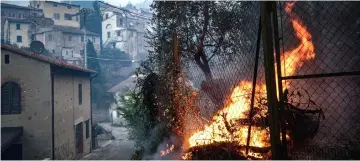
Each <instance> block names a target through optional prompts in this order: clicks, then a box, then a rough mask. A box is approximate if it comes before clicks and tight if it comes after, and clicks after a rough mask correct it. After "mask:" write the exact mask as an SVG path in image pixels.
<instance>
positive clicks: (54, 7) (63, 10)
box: [30, 0, 80, 28]
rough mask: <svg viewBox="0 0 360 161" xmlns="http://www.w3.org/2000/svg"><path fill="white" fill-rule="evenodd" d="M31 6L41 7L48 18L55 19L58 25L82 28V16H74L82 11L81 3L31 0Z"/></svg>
mask: <svg viewBox="0 0 360 161" xmlns="http://www.w3.org/2000/svg"><path fill="white" fill-rule="evenodd" d="M30 6H31V8H35V9H41V10H42V11H43V14H44V16H45V17H46V18H51V19H53V20H54V24H55V25H57V26H68V27H75V28H80V17H79V16H73V15H74V14H77V13H78V12H79V11H80V6H79V5H74V4H67V3H59V2H54V1H39V0H32V1H30Z"/></svg>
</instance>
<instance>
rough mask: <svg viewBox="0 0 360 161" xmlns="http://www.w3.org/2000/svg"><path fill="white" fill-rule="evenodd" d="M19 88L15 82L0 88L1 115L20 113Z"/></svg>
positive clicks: (7, 83)
mask: <svg viewBox="0 0 360 161" xmlns="http://www.w3.org/2000/svg"><path fill="white" fill-rule="evenodd" d="M20 103H21V88H20V86H19V84H17V83H15V82H6V83H4V84H3V85H2V86H1V114H2V115H4V114H5V115H6V114H20V113H21V104H20Z"/></svg>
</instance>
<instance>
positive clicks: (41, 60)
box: [1, 45, 96, 160]
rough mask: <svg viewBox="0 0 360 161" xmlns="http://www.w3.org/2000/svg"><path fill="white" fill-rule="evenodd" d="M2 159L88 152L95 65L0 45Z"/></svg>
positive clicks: (76, 155)
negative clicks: (81, 65) (73, 62)
mask: <svg viewBox="0 0 360 161" xmlns="http://www.w3.org/2000/svg"><path fill="white" fill-rule="evenodd" d="M1 61H2V62H1V128H2V130H1V135H2V138H1V149H2V152H1V153H2V159H16V160H19V159H26V160H32V159H36V160H39V159H45V158H52V159H57V160H62V159H77V158H80V157H82V156H84V155H85V154H87V153H90V152H91V147H92V146H91V144H92V139H91V138H92V132H91V124H92V120H91V107H90V106H91V105H90V102H91V100H90V99H91V98H90V81H91V75H92V74H94V73H96V72H95V71H92V70H88V69H84V68H82V67H79V66H76V65H72V64H68V63H66V62H63V61H61V60H58V59H55V58H50V57H46V56H44V55H40V54H36V53H33V52H28V51H24V50H21V49H18V48H15V47H12V46H9V45H2V46H1Z"/></svg>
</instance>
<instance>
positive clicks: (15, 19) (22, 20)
mask: <svg viewBox="0 0 360 161" xmlns="http://www.w3.org/2000/svg"><path fill="white" fill-rule="evenodd" d="M6 20H8V21H9V22H19V23H31V22H32V21H31V20H29V19H17V18H6Z"/></svg>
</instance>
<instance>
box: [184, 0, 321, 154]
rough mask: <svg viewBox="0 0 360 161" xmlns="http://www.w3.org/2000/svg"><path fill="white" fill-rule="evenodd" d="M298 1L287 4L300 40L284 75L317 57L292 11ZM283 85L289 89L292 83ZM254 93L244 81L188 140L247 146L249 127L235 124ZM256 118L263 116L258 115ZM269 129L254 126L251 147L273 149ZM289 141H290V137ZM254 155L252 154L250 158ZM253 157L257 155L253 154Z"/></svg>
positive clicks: (261, 90) (260, 89) (262, 91)
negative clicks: (209, 120)
mask: <svg viewBox="0 0 360 161" xmlns="http://www.w3.org/2000/svg"><path fill="white" fill-rule="evenodd" d="M294 4H295V2H291V3H286V8H285V11H286V12H287V13H288V14H289V15H290V17H291V24H292V27H293V28H294V31H295V34H296V37H297V38H298V39H299V40H300V44H299V45H298V46H297V47H296V48H294V49H292V50H290V51H286V52H285V53H284V54H283V56H281V58H280V59H281V62H284V64H282V69H281V70H282V71H281V72H282V74H283V75H291V74H293V73H295V71H296V69H298V68H300V67H302V66H303V65H304V62H305V61H309V60H312V59H314V58H315V52H314V44H313V43H312V40H311V34H310V33H309V32H308V30H307V28H306V27H305V26H304V25H303V23H302V22H301V20H300V19H299V17H298V16H297V15H296V14H295V13H293V12H292V7H293V6H294ZM288 83H289V82H287V84H284V88H286V87H287V86H288V85H289V84H288ZM251 90H252V83H251V82H250V81H241V82H240V83H239V84H238V85H237V86H236V87H235V88H234V89H233V91H232V93H231V95H230V97H229V98H228V99H227V100H226V103H225V107H224V108H223V109H221V110H220V111H218V112H217V114H216V115H215V116H213V120H212V123H210V124H208V125H206V126H205V127H204V128H203V129H202V130H201V131H198V132H195V133H194V134H192V135H191V137H190V138H189V139H188V141H189V144H190V147H193V146H199V145H207V144H212V143H215V142H225V141H227V142H236V143H238V144H239V145H246V143H247V137H248V126H247V125H237V124H236V121H237V120H239V119H247V118H248V112H249V109H250V96H251ZM255 97H256V100H259V99H261V98H266V86H265V83H258V84H257V85H256V94H255ZM260 110H261V111H260V112H258V113H260V114H265V113H267V109H266V108H262V109H260ZM254 117H260V116H259V115H255V116H254ZM269 138H270V137H269V132H268V129H264V128H260V127H252V129H251V138H250V146H253V147H268V146H270V140H269ZM287 138H289V137H288V136H287ZM252 154H253V153H252V152H250V153H249V155H252ZM252 156H255V154H254V155H252Z"/></svg>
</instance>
